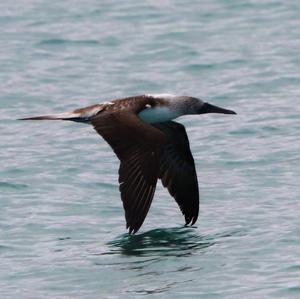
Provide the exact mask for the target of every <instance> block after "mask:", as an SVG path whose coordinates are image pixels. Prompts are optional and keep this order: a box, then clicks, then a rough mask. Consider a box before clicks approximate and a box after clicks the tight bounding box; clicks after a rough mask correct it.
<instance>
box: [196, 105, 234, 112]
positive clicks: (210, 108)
mask: <svg viewBox="0 0 300 299" xmlns="http://www.w3.org/2000/svg"><path fill="white" fill-rule="evenodd" d="M198 113H199V114H203V113H222V114H236V112H234V111H233V110H229V109H224V108H221V107H218V106H215V105H212V104H209V103H204V104H203V105H202V106H201V108H200V109H199V112H198Z"/></svg>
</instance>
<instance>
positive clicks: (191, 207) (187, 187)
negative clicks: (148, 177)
mask: <svg viewBox="0 0 300 299" xmlns="http://www.w3.org/2000/svg"><path fill="white" fill-rule="evenodd" d="M153 126H155V127H156V128H158V129H159V130H161V131H162V132H163V133H165V134H166V135H167V136H168V141H167V142H166V144H165V145H164V147H163V149H162V152H161V160H160V169H159V178H160V179H161V180H162V183H163V186H164V187H166V188H168V190H169V192H170V194H171V196H173V197H174V198H175V200H176V202H177V203H178V205H179V207H180V209H181V211H182V213H183V215H184V217H185V222H186V225H187V224H189V223H191V225H193V224H194V223H195V222H196V221H197V218H198V213H199V189H198V180H197V173H196V169H195V163H194V158H193V156H192V153H191V150H190V146H189V140H188V136H187V134H186V131H185V128H184V126H183V125H182V124H179V123H176V122H174V121H169V122H165V123H159V124H155V125H153Z"/></svg>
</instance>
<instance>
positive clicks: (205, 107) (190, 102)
mask: <svg viewBox="0 0 300 299" xmlns="http://www.w3.org/2000/svg"><path fill="white" fill-rule="evenodd" d="M178 98H179V101H178V103H179V105H180V106H181V109H182V110H185V114H205V113H222V114H236V112H234V111H233V110H229V109H225V108H221V107H218V106H215V105H212V104H210V103H207V102H204V101H202V100H201V99H198V98H194V97H189V96H181V97H178Z"/></svg>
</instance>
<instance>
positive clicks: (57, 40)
mask: <svg viewBox="0 0 300 299" xmlns="http://www.w3.org/2000/svg"><path fill="white" fill-rule="evenodd" d="M98 44H99V42H98V41H97V40H94V39H87V40H70V39H60V38H51V39H44V40H42V41H40V42H39V43H38V46H60V45H62V46H65V45H66V46H67V45H98Z"/></svg>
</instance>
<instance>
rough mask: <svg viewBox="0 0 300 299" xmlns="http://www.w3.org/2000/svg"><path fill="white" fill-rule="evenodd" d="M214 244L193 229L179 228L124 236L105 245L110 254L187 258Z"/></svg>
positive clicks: (210, 238) (210, 239) (212, 239)
mask: <svg viewBox="0 0 300 299" xmlns="http://www.w3.org/2000/svg"><path fill="white" fill-rule="evenodd" d="M214 243H215V242H214V238H212V237H205V236H200V235H198V234H197V232H196V230H195V229H194V228H190V227H189V228H188V227H180V228H168V229H154V230H150V231H148V232H145V233H142V234H138V235H128V234H124V235H121V236H120V237H118V238H117V239H115V240H113V241H111V242H109V243H108V244H107V245H108V246H109V248H110V254H113V253H119V254H124V255H134V256H156V255H159V256H188V255H191V254H193V253H194V252H195V251H199V250H201V249H204V248H207V247H209V246H212V245H214Z"/></svg>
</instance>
